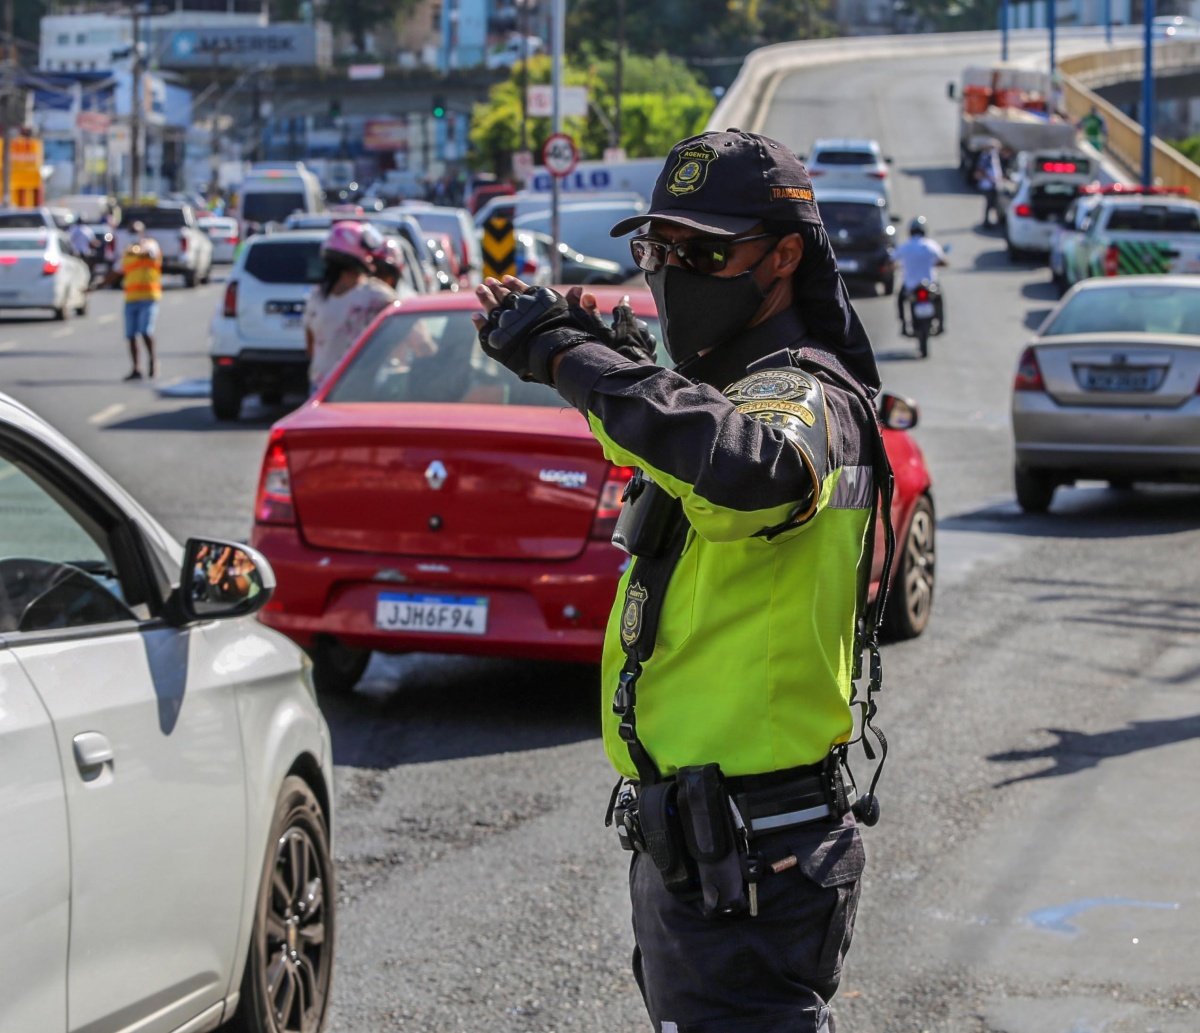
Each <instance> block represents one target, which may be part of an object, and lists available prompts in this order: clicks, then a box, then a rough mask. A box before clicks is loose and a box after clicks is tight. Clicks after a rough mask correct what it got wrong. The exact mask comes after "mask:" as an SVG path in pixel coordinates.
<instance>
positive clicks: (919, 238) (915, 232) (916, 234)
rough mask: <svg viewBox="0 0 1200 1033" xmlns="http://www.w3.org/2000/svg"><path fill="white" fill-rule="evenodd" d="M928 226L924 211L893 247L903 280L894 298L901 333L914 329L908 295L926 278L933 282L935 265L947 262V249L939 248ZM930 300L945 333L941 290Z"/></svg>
mask: <svg viewBox="0 0 1200 1033" xmlns="http://www.w3.org/2000/svg"><path fill="white" fill-rule="evenodd" d="M928 229H929V220H928V219H926V218H925V216H923V215H918V216H917V217H916V218H915V219H913V221H912V222H910V223H909V224H908V240H906V241H905V242H904V243H903V244H901V245H900V246H899V247H898V248H896V251H895V254H894V255H893V258H894V259H895V260H896V261H897V262H899V263H900V264H901V266H902V267H903V270H904V283H903V284H902V285H901V287H900V293H899V296H898V297H897V299H896V304H897V308H898V311H899V314H900V327H901V330H900V332H901V334H902V335H903V336H904V337H911V336H912V333H913V330H912V326H911V325H910V324H909V321H908V297H909V295H910V294H911V293H912V292H913V291H915V290H916V289H917V288H918V287H920V286H921V284H922V283H924V282H926V281H928V282H929V283H932V284H934V285H936V284H937V282H938V281H937V271H938V268H939V267H941V266H945V265H949V264H950V263H949V262H947V261H946V252H945V251H943V250H942V247H941V245H940V244H938V242H937V241H936V240H933V239H932V238H931V237H930V236H929V235H928V232H927V231H928ZM933 303H934V305H935V306H936V308H937V320H938V324H939V326H940V327H941V330H942V333H945V332H946V314H945V311H944V310H943V306H942V292H941V291H940V290H939V291H936V292H935V293H934V296H933Z"/></svg>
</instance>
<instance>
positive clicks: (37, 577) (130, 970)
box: [0, 395, 337, 1033]
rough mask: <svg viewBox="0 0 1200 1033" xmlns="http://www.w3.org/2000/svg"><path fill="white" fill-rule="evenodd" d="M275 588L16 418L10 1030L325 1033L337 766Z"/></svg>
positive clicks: (10, 424) (12, 405) (1, 517)
mask: <svg viewBox="0 0 1200 1033" xmlns="http://www.w3.org/2000/svg"><path fill="white" fill-rule="evenodd" d="M274 584H275V579H274V574H273V573H272V571H271V568H270V566H269V564H268V563H267V561H266V560H265V559H264V558H263V557H262V555H261V554H259V553H257V552H256V551H255V550H253V549H251V548H250V547H249V546H246V545H240V544H237V543H234V542H225V541H220V540H215V539H214V540H203V539H189V540H188V542H187V544H186V546H184V547H182V548H181V547H180V546H179V545H178V544H176V543H175V542H174V541H173V540H172V539H171V538H170V537H169V536H168V535H167V533H166V532H165V531H164V530H163V529H162V528H161V527H160V526H159V525H158V524H157V523H156V522H155V521H154V519H153V518H152V517H150V516H149V515H148V514H147V513H146V511H145V510H144V509H142V508H141V507H140V506H139V505H138V504H137V503H136V502H135V501H134V500H133V499H132V498H130V497H129V496H128V495H127V494H126V493H125V492H124V491H122V490H121V488H120V487H119V486H118V485H117V484H115V483H114V482H113V481H112V480H111V479H109V478H108V477H106V476H105V475H104V474H103V473H102V472H101V471H100V470H99V469H97V468H96V467H95V466H94V465H93V464H92V463H91V462H90V461H89V460H88V459H87V458H86V457H84V456H83V455H82V454H81V453H80V452H79V451H78V450H77V449H76V448H75V447H74V446H72V445H71V444H70V442H68V441H67V440H66V439H65V438H63V437H62V436H61V435H60V434H58V433H56V432H55V431H54V430H53V429H52V428H50V427H49V426H47V425H46V424H45V423H44V422H43V421H42V420H40V419H39V418H38V417H37V416H35V415H34V414H33V413H32V412H30V411H29V410H28V409H26V408H24V407H23V406H21V405H20V404H18V403H16V402H14V401H13V400H12V399H10V398H7V397H6V396H3V395H0V828H3V830H4V833H3V835H0V958H3V963H0V1029H4V1030H12V1031H14V1033H15V1031H21V1033H26V1031H29V1033H33V1031H37V1033H50V1031H65V1030H66V1029H68V1016H69V1028H70V1029H75V1030H83V1029H89V1030H101V1029H104V1030H113V1031H114V1033H115V1031H126V1033H129V1031H133V1030H136V1031H138V1033H169V1031H178V1030H184V1029H187V1030H205V1029H215V1028H216V1026H217V1025H218V1024H220V1023H223V1022H230V1021H232V1022H233V1023H234V1025H235V1028H236V1029H238V1030H240V1031H243V1033H247V1031H253V1033H301V1031H303V1033H316V1031H318V1030H320V1029H321V1027H322V1026H323V1024H324V1021H325V1014H326V1010H327V1006H328V1001H329V986H330V975H331V972H332V967H333V945H334V911H335V906H336V900H337V894H336V890H335V886H334V873H333V864H332V861H331V856H332V855H331V843H330V824H331V818H332V815H331V811H330V807H331V802H330V801H331V796H332V790H333V763H332V751H331V746H330V737H329V729H328V728H327V727H326V724H325V721H324V719H323V718H322V717H321V712H320V710H319V708H318V706H317V701H316V698H315V695H314V692H313V688H312V680H311V676H310V670H311V668H310V665H309V663H308V662H307V660H306V659H305V658H304V656H303V654H302V653H301V652H300V651H299V650H298V649H297V648H296V647H295V646H293V645H292V643H291V642H289V641H288V640H287V639H285V638H283V637H282V636H280V635H278V634H276V633H275V632H273V631H271V630H270V629H268V628H266V627H265V626H264V625H262V624H260V623H259V622H258V621H257V620H255V619H254V618H253V616H252V614H253V613H254V612H255V611H256V610H258V609H260V608H261V607H262V606H263V605H264V604H265V603H266V602H267V601H268V600H269V599H270V597H271V593H272V590H273V589H274Z"/></svg>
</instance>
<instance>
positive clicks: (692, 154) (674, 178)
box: [667, 143, 717, 197]
mask: <svg viewBox="0 0 1200 1033" xmlns="http://www.w3.org/2000/svg"><path fill="white" fill-rule="evenodd" d="M716 160H717V152H716V151H714V150H713V149H712V148H711V147H709V146H708V144H703V143H701V144H693V145H692V146H690V147H685V148H684V149H683V150H682V151H680V152H679V161H677V162H676V163H675V168H673V169H672V170H671V174H670V175H669V176H668V177H667V190H668V191H669V192H670V193H672V194H674V195H675V196H676V197H683V196H684V195H686V194H694V193H695V192H696V191H697V190H699V189H700V188H701V187H702V186H704V181H705V180H706V179H707V178H708V166H709V164H710V163H711V162H714V161H716Z"/></svg>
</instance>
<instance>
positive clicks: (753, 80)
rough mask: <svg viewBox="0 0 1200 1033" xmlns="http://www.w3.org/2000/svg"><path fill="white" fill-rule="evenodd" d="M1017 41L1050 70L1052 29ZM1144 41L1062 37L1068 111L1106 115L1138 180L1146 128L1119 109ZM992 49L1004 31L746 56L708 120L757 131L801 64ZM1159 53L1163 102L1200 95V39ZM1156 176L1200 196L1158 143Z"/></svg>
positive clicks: (1185, 168) (1116, 152)
mask: <svg viewBox="0 0 1200 1033" xmlns="http://www.w3.org/2000/svg"><path fill="white" fill-rule="evenodd" d="M1010 38H1011V43H1012V47H1013V52H1014V53H1017V54H1020V55H1021V56H1019V57H1017V58H1016V59H1015V61H1016V62H1017V63H1020V64H1024V65H1028V66H1030V67H1035V68H1036V67H1039V66H1040V67H1041V68H1043V69H1045V68H1047V66H1048V61H1049V59H1048V55H1044V54H1043V55H1038V54H1036V53H1034V54H1031V53H1030V50H1031V48H1036V47H1038V46H1039V45H1045V44H1046V32H1045V30H1023V31H1015V32H1012V33H1010ZM1140 38H1141V37H1140V30H1139V29H1137V28H1123V29H1120V30H1118V33H1117V35H1116V37H1115V42H1114V45H1113V46H1112V47H1109V46H1107V45H1106V43H1105V40H1104V34H1103V31H1102V30H1100V29H1073V30H1065V31H1060V32H1059V34H1058V53H1057V56H1058V62H1057V63H1058V72H1059V77H1060V82H1061V86H1062V96H1061V100H1060V108H1061V113H1062V114H1063V115H1065V116H1066V117H1068V118H1070V119H1072V120H1073V121H1076V122H1077V121H1078V120H1079V119H1081V118H1082V117H1083V116H1084V115H1085V114H1087V112H1088V111H1089V110H1090V109H1091V107H1092V106H1093V105H1094V106H1095V107H1096V108H1097V109H1098V110H1099V111H1101V112H1103V113H1104V115H1105V118H1106V119H1107V120H1108V125H1109V140H1108V150H1109V152H1110V153H1109V157H1112V158H1115V159H1116V160H1117V161H1119V162H1120V164H1122V165H1123V166H1124V167H1125V169H1126V170H1127V171H1128V172H1129V174H1130V175H1131V176H1132V177H1134V178H1137V177H1138V176H1140V172H1141V155H1142V130H1141V126H1140V125H1139V123H1138V122H1137V121H1136V120H1135V119H1132V118H1130V117H1129V116H1128V115H1126V114H1125V113H1124V112H1123V111H1122V110H1121V107H1120V106H1121V105H1123V104H1129V103H1130V102H1131V100H1133V99H1136V98H1137V97H1140V90H1141V79H1142V58H1143V48H1142V46H1141V45H1140ZM989 44H991V45H992V46H994V47H995V56H996V60H999V57H1000V36H999V33H997V32H974V33H935V34H929V35H916V36H877V37H857V38H846V39H835V40H805V41H800V42H796V43H783V44H778V45H776V46H772V47H764V48H762V49H760V50H756V51H754V52H753V53H751V54H750V55H749V56H748V57H747V58H746V61H745V63H744V64H743V66H742V70H741V72H740V73H739V75H738V78H737V80H736V81H735V82H734V84H733V86H732V87H730V89H729V91H728V93H727V94H726V95H725V97H724V98H723V100H722V102H721V104H720V105H718V107H717V109H716V111H715V112H714V113H713V116H712V118H711V119H710V120H709V128H710V129H724V128H727V127H729V126H739V127H741V128H746V129H755V128H758V127H759V124H760V122H761V119H762V117H763V112H764V111H766V110H767V107H768V106H769V102H770V100H771V97H772V96H773V93H774V91H775V89H776V88H777V87H778V84H779V82H780V81H781V79H782V78H784V77H785V76H786V75H788V74H790V73H792V72H794V71H795V69H796V67H797V66H798V65H799V66H803V67H806V68H808V67H817V66H822V65H837V64H840V63H845V64H849V63H851V62H854V63H856V64H859V63H863V62H868V63H877V62H881V61H888V60H893V59H896V58H899V57H903V56H919V55H922V54H924V55H928V56H929V58H931V59H940V58H943V57H947V56H953V55H955V54H962V55H963V57H964V58H968V57H969V59H970V61H971V62H972V63H978V60H979V59H978V55H979V52H980V50H981V49H983V48H985V47H987V46H988V45H989ZM1154 51H1155V53H1154V66H1155V73H1156V74H1155V83H1156V91H1157V94H1158V96H1159V97H1161V98H1163V99H1171V98H1178V97H1192V96H1200V41H1194V42H1193V41H1180V42H1174V41H1173V42H1166V43H1160V44H1157V45H1156V46H1155V48H1154ZM1153 177H1154V179H1155V181H1156V182H1161V183H1162V184H1163V185H1165V186H1183V187H1187V188H1188V189H1189V190H1190V191H1191V193H1192V196H1195V197H1200V166H1197V165H1196V164H1194V163H1193V162H1191V161H1188V160H1187V159H1186V158H1184V157H1183V155H1181V154H1179V153H1178V152H1177V151H1175V150H1174V149H1172V148H1170V147H1168V146H1167V145H1166V144H1164V143H1163V142H1162V141H1161V140H1159V139H1158V138H1157V137H1156V138H1155V140H1154V167H1153Z"/></svg>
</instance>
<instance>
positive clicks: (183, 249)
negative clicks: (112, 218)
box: [116, 201, 213, 287]
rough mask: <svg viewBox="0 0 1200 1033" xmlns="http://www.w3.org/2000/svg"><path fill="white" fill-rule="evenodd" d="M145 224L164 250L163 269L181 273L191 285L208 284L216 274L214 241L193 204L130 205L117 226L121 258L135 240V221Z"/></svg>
mask: <svg viewBox="0 0 1200 1033" xmlns="http://www.w3.org/2000/svg"><path fill="white" fill-rule="evenodd" d="M135 222H141V223H144V224H145V226H146V235H147V236H149V237H153V238H154V240H155V242H156V243H157V244H158V246H159V249H160V250H161V251H162V256H163V272H164V273H178V274H180V275H181V276H182V277H183V282H184V283H185V284H186V285H187V286H188V287H195V286H196V283H197V281H199V282H200V283H208V280H209V276H210V275H211V274H212V263H213V257H212V251H213V249H212V241H211V240H210V239H209V237H208V234H207V233H205V232H204V230H202V229H201V228H200V226H199V224H198V223H197V222H196V215H195V213H194V212H193V211H192V208H191V205H187V204H181V203H178V202H170V201H163V202H161V203H159V204H156V205H130V206H129V207H128V208H124V209H122V211H121V225H120V226H119V227H118V228H117V247H116V253H117V260H118V261H120V256H121V255H123V254H124V253H125V249H126V248H127V247H128V246H129V243H130V241H131V240H132V239H133V224H134V223H135Z"/></svg>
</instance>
